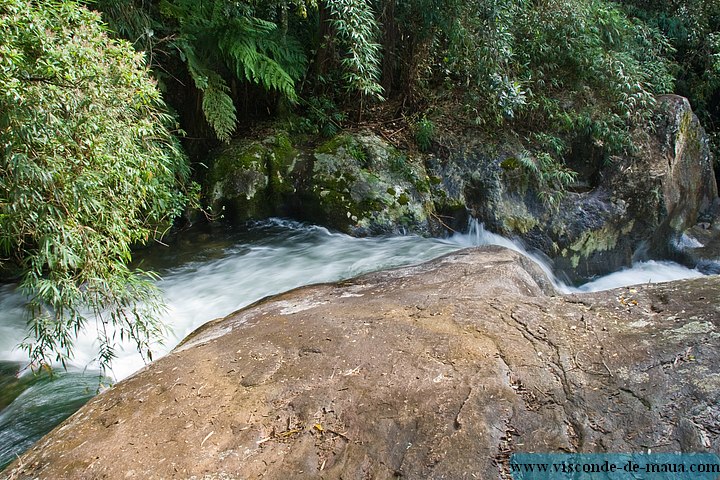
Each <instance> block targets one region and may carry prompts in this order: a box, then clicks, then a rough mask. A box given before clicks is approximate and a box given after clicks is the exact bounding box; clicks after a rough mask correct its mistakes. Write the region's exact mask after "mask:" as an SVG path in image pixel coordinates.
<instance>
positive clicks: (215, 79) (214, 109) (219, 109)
mask: <svg viewBox="0 0 720 480" xmlns="http://www.w3.org/2000/svg"><path fill="white" fill-rule="evenodd" d="M229 91H230V89H229V88H228V86H227V84H226V83H225V80H223V78H222V77H221V76H220V75H218V74H217V73H215V72H211V73H210V75H209V76H208V83H207V87H206V88H205V90H203V101H202V109H203V113H204V114H205V119H206V120H207V122H208V123H209V124H210V126H211V127H212V128H213V130H215V135H217V138H218V139H219V140H221V141H223V142H227V141H229V140H230V135H232V133H233V132H234V131H235V124H236V122H237V115H236V111H235V105H234V103H233V100H232V98H231V97H230V95H228V93H227V92H229Z"/></svg>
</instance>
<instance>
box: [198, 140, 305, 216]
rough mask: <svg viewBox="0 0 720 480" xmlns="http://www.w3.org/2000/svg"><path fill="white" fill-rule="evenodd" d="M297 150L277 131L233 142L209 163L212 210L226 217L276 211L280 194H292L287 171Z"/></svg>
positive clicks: (284, 195)
mask: <svg viewBox="0 0 720 480" xmlns="http://www.w3.org/2000/svg"><path fill="white" fill-rule="evenodd" d="M296 156H297V151H296V150H295V148H294V147H293V145H292V142H291V141H290V138H289V136H288V135H287V134H286V133H284V132H280V133H277V134H276V135H273V136H271V137H268V138H267V139H265V140H263V141H253V142H249V143H248V142H247V141H235V142H233V143H231V144H230V145H228V146H226V147H224V148H223V149H222V150H220V152H219V153H218V155H217V156H216V157H215V159H214V161H213V162H212V166H211V171H210V175H209V176H208V177H209V178H208V184H209V186H208V188H207V190H206V191H207V196H209V201H210V203H211V205H212V209H213V211H215V212H218V213H219V212H222V211H224V212H225V213H224V216H225V217H226V218H228V219H230V220H236V221H242V220H246V219H249V218H264V217H268V216H271V215H275V214H277V212H278V211H279V210H280V206H281V204H282V201H283V199H284V197H286V196H287V195H290V194H292V193H294V188H293V185H292V182H291V181H290V180H289V173H290V171H291V170H292V168H293V165H294V160H295V158H296Z"/></svg>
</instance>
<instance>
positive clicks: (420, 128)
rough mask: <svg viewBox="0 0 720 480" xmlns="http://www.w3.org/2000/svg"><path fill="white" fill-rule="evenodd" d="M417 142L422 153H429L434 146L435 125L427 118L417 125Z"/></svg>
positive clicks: (424, 117) (419, 121) (423, 118)
mask: <svg viewBox="0 0 720 480" xmlns="http://www.w3.org/2000/svg"><path fill="white" fill-rule="evenodd" d="M414 130H415V142H416V143H417V145H418V148H419V149H420V151H421V152H427V151H428V150H430V146H431V145H432V140H433V135H435V124H434V123H433V122H432V120H430V119H428V118H427V116H423V117H422V118H421V119H420V120H418V121H417V122H416V123H415V128H414Z"/></svg>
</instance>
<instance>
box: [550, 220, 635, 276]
mask: <svg viewBox="0 0 720 480" xmlns="http://www.w3.org/2000/svg"><path fill="white" fill-rule="evenodd" d="M634 225H635V222H634V221H632V220H631V221H630V222H628V223H627V224H625V226H623V228H622V229H620V230H618V229H616V228H615V227H614V226H612V225H606V226H605V227H603V228H601V229H599V230H588V231H585V232H583V234H582V236H581V237H580V239H578V240H577V241H576V242H575V243H573V244H572V245H570V246H569V247H568V250H569V251H571V252H574V253H573V254H572V256H571V260H572V264H573V267H575V268H576V267H577V266H578V264H579V262H580V260H581V259H587V258H588V257H590V256H591V255H592V254H593V253H595V252H604V251H608V250H612V249H613V248H615V247H616V246H617V242H618V238H620V235H627V234H628V233H630V231H631V230H632V229H633V227H634ZM568 253H569V252H568V251H567V250H563V255H567V254H568Z"/></svg>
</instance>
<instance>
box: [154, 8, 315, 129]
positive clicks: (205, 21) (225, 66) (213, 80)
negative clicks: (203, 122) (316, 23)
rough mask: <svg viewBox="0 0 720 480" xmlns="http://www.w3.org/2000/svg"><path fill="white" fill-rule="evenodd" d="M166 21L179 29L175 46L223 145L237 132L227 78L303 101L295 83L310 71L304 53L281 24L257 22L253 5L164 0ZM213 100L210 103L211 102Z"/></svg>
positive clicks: (174, 42)
mask: <svg viewBox="0 0 720 480" xmlns="http://www.w3.org/2000/svg"><path fill="white" fill-rule="evenodd" d="M160 12H161V13H162V15H163V16H164V17H165V18H166V19H168V20H170V21H171V22H175V24H176V25H177V27H176V28H177V31H178V34H177V39H175V40H173V41H172V44H173V45H174V46H175V47H176V48H177V49H178V51H179V52H180V54H181V58H182V59H183V60H184V61H185V62H186V64H187V66H188V71H189V72H190V76H191V77H192V79H193V81H194V82H195V86H196V87H197V88H199V89H200V90H202V91H203V93H204V98H203V103H202V108H203V112H204V114H205V118H206V119H207V120H208V123H210V125H211V126H212V127H213V129H214V130H215V133H216V135H217V137H218V138H219V139H220V140H224V141H227V140H228V139H229V138H230V134H231V133H232V131H233V130H234V128H235V126H234V125H235V122H236V112H235V108H234V106H233V100H232V97H231V96H230V95H229V88H228V87H227V84H226V81H225V79H224V78H223V76H222V75H221V73H222V72H232V73H233V74H234V75H235V77H236V78H241V79H245V80H247V81H249V82H252V83H255V84H258V85H261V86H263V87H264V88H265V89H266V90H268V91H277V92H279V93H280V94H282V95H283V96H285V97H286V98H288V99H289V100H291V101H295V100H296V99H297V95H296V92H295V81H296V80H297V79H299V78H300V76H301V75H302V74H303V73H304V70H305V64H306V60H305V56H304V52H303V50H302V48H301V47H300V46H299V44H297V42H295V41H293V39H292V38H290V37H287V36H286V35H284V34H283V33H282V32H280V31H279V30H278V28H277V25H276V24H275V23H272V22H269V21H265V20H261V19H259V18H255V17H253V16H252V9H251V8H250V6H249V5H245V4H242V3H237V2H226V1H222V0H215V1H210V2H196V1H192V0H174V1H171V0H162V1H161V2H160ZM208 97H210V98H208Z"/></svg>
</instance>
